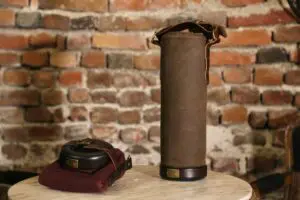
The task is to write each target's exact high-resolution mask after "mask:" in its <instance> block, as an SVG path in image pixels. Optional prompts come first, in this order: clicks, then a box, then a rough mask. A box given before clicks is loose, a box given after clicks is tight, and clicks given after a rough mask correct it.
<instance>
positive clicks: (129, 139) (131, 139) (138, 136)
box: [120, 128, 147, 144]
mask: <svg viewBox="0 0 300 200" xmlns="http://www.w3.org/2000/svg"><path fill="white" fill-rule="evenodd" d="M146 135H147V133H146V131H144V130H143V129H141V128H126V129H123V130H121V132H120V138H121V140H122V141H123V142H124V143H125V144H139V143H141V142H143V141H145V140H146Z"/></svg>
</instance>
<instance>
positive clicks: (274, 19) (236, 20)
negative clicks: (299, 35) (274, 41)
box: [228, 10, 295, 27]
mask: <svg viewBox="0 0 300 200" xmlns="http://www.w3.org/2000/svg"><path fill="white" fill-rule="evenodd" d="M294 21H295V19H294V18H293V17H292V16H291V15H290V14H289V13H287V12H286V11H285V10H271V11H270V12H268V13H265V14H252V15H250V16H233V17H229V18H228V26H229V27H240V26H257V25H264V26H266V25H275V24H285V23H289V22H294Z"/></svg>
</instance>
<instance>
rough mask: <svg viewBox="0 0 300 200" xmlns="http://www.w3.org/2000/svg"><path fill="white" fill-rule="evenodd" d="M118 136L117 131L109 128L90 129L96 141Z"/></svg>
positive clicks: (97, 127)
mask: <svg viewBox="0 0 300 200" xmlns="http://www.w3.org/2000/svg"><path fill="white" fill-rule="evenodd" d="M117 134H118V129H117V128H115V127H111V126H99V125H97V126H94V127H93V129H92V135H93V137H95V138H98V139H107V138H111V137H113V136H116V135H117Z"/></svg>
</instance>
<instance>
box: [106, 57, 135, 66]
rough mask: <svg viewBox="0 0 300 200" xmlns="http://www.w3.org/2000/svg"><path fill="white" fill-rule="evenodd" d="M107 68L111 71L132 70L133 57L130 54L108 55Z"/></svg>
mask: <svg viewBox="0 0 300 200" xmlns="http://www.w3.org/2000/svg"><path fill="white" fill-rule="evenodd" d="M108 68H112V69H122V68H126V69H130V68H133V56H132V55H131V54H120V53H114V54H109V55H108Z"/></svg>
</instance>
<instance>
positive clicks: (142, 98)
mask: <svg viewBox="0 0 300 200" xmlns="http://www.w3.org/2000/svg"><path fill="white" fill-rule="evenodd" d="M146 101H147V95H146V94H145V93H144V92H142V91H126V92H123V93H122V94H121V96H120V98H119V99H118V102H119V104H120V105H121V106H128V107H132V106H142V105H144V104H145V103H146Z"/></svg>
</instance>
